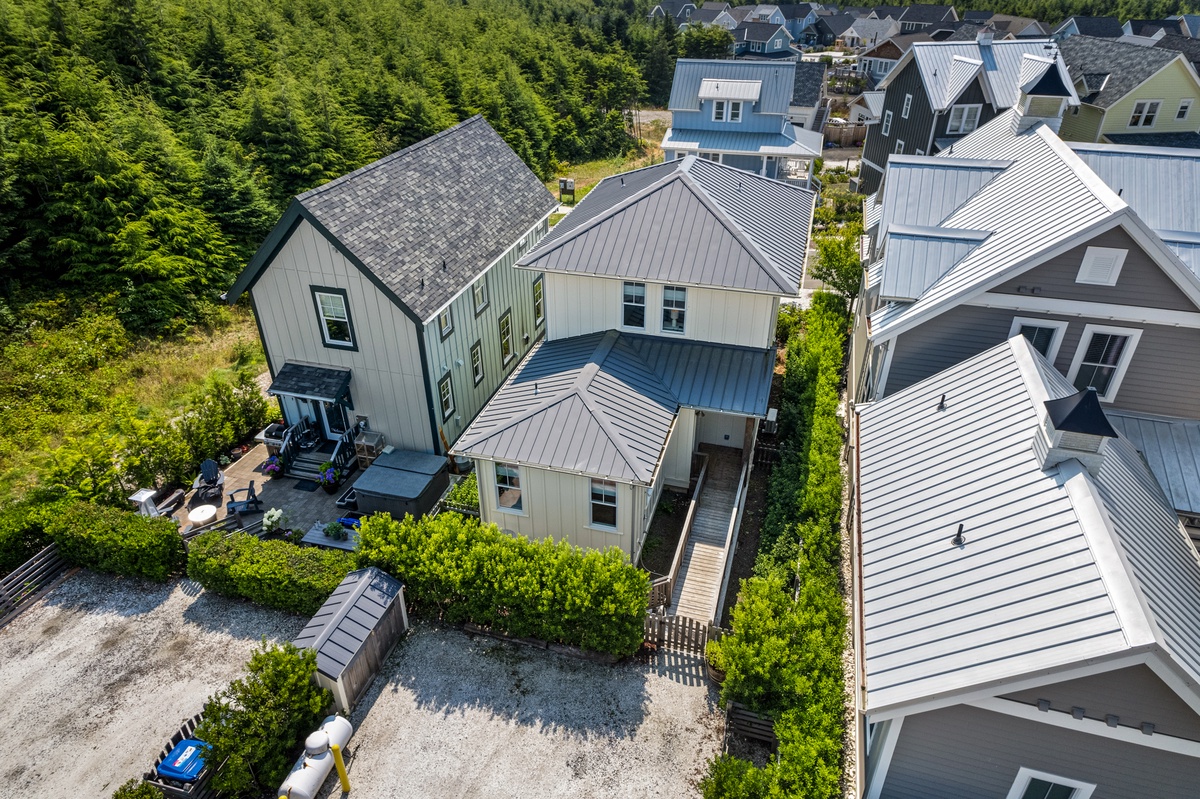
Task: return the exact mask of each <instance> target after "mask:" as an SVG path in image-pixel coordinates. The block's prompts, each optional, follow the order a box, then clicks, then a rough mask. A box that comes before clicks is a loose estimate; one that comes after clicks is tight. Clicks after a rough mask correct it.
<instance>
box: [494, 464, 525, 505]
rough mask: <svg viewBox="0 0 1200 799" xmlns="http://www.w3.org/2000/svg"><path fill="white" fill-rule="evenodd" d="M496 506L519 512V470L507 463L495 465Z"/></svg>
mask: <svg viewBox="0 0 1200 799" xmlns="http://www.w3.org/2000/svg"><path fill="white" fill-rule="evenodd" d="M496 504H497V505H498V506H500V507H501V508H508V509H510V510H521V469H520V467H518V466H514V465H511V464H508V463H497V464H496Z"/></svg>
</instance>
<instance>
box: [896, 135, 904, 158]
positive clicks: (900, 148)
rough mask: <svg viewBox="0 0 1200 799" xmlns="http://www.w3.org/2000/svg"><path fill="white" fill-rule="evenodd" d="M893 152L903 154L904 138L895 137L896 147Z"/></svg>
mask: <svg viewBox="0 0 1200 799" xmlns="http://www.w3.org/2000/svg"><path fill="white" fill-rule="evenodd" d="M894 152H895V153H896V154H897V155H904V139H896V149H895V150H894Z"/></svg>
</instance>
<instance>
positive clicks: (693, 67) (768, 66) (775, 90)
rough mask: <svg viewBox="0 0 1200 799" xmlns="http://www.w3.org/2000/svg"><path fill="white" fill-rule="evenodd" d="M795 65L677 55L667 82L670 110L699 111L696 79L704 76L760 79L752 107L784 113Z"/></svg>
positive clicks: (698, 89)
mask: <svg viewBox="0 0 1200 799" xmlns="http://www.w3.org/2000/svg"><path fill="white" fill-rule="evenodd" d="M795 70H796V65H795V63H794V62H791V61H771V62H761V61H728V60H722V61H710V60H705V59H700V58H680V59H679V60H678V61H676V62H675V77H674V81H673V83H672V84H671V99H670V101H669V102H668V103H667V108H668V109H670V110H671V111H698V110H700V82H701V81H702V80H704V79H705V78H709V79H712V78H723V79H733V80H758V81H762V92H761V94H759V99H758V103H757V105H756V106H755V108H754V113H756V114H779V115H780V116H786V115H787V112H788V102H789V101H790V100H791V98H792V84H793V83H794V82H795Z"/></svg>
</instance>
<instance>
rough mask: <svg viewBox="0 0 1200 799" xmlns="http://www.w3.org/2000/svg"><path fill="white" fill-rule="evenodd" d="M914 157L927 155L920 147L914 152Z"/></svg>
mask: <svg viewBox="0 0 1200 799" xmlns="http://www.w3.org/2000/svg"><path fill="white" fill-rule="evenodd" d="M913 155H925V151H924V150H922V149H921V148H920V147H918V148H917V149H916V150H914V151H913Z"/></svg>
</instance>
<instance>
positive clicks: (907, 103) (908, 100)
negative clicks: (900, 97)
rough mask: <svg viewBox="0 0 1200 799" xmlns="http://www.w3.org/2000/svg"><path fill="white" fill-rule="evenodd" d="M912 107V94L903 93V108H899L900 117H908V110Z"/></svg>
mask: <svg viewBox="0 0 1200 799" xmlns="http://www.w3.org/2000/svg"><path fill="white" fill-rule="evenodd" d="M911 108H912V95H911V94H906V95H904V108H902V109H900V118H901V119H908V112H909V110H910V109H911Z"/></svg>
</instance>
